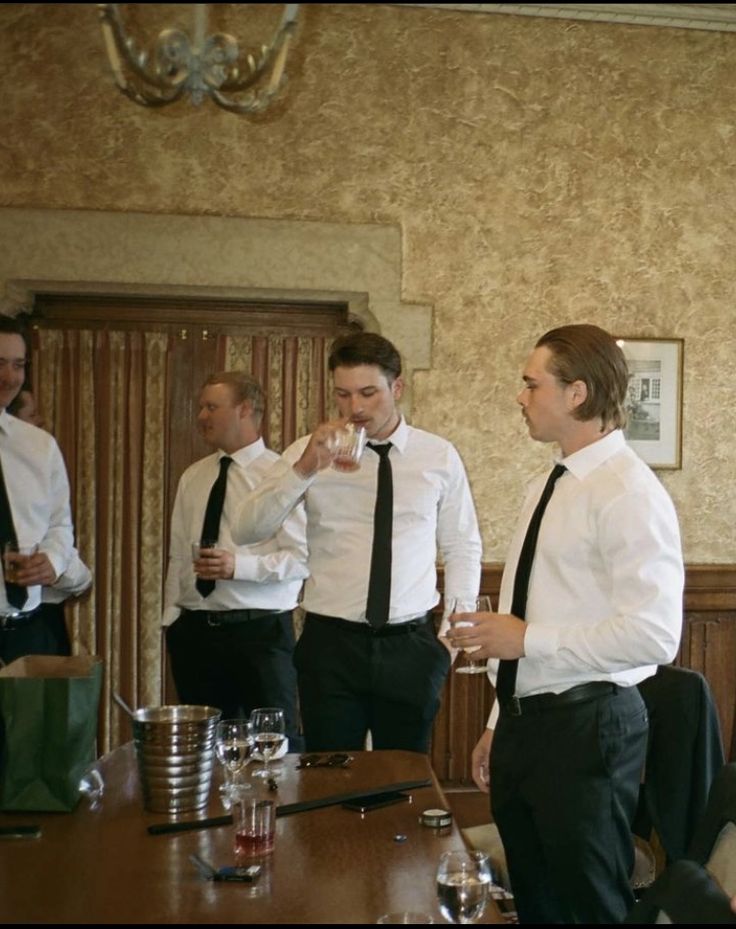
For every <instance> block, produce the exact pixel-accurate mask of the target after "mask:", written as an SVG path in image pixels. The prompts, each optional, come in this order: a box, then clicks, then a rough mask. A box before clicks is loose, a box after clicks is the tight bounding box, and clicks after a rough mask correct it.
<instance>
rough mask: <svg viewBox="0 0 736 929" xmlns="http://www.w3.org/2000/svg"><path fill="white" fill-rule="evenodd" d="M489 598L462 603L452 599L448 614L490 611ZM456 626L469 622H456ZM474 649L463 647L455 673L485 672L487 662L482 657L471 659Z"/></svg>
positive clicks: (465, 624) (483, 597)
mask: <svg viewBox="0 0 736 929" xmlns="http://www.w3.org/2000/svg"><path fill="white" fill-rule="evenodd" d="M492 612H493V610H492V608H491V598H490V597H487V596H485V595H484V596H481V597H478V598H477V599H476V600H473V601H472V602H471V603H464V602H463V601H462V600H452V601H451V603H450V615H452V614H453V613H492ZM455 625H456V626H470V625H471V623H456V624H455ZM474 651H475V649H473V648H469V649H463V654H462V658H461V661H460V663H459V664H458V666H457V668H455V673H456V674H485V673H486V668H487V663H486V659H485V658H482V659H480V660H479V661H474V660H473V652H474Z"/></svg>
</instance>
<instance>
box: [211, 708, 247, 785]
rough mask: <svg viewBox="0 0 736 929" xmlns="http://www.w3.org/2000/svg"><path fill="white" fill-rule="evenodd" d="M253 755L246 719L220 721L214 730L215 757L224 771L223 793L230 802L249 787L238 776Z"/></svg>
mask: <svg viewBox="0 0 736 929" xmlns="http://www.w3.org/2000/svg"><path fill="white" fill-rule="evenodd" d="M252 753H253V729H252V726H251V724H250V722H249V721H248V720H247V719H222V720H220V722H218V724H217V728H216V729H215V755H216V756H217V760H218V761H219V762H220V764H221V765H222V766H223V768H224V769H225V784H224V790H223V793H224V795H225V796H226V797H227V799H228V800H230V801H231V802H232V801H234V800H237V799H238V797H239V796H240V793H241V792H242V791H244V790H250V789H251V785H250V784H248V783H247V782H245V781H241V779H240V775H241V772H242V771H243V769H244V768H245V767H246V766H247V764H248V762H249V761H250V756H251V754H252Z"/></svg>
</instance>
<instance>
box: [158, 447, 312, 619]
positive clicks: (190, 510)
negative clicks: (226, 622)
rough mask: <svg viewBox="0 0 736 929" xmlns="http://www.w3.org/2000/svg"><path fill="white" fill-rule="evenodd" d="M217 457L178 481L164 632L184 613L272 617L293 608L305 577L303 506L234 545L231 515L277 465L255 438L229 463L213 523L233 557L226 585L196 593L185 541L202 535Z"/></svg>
mask: <svg viewBox="0 0 736 929" xmlns="http://www.w3.org/2000/svg"><path fill="white" fill-rule="evenodd" d="M222 457H223V453H222V452H215V453H214V454H213V455H208V456H207V458H202V459H201V460H200V461H196V462H195V463H194V464H193V465H190V466H189V467H188V468H187V470H186V471H185V472H184V474H182V476H181V479H180V481H179V487H178V489H177V492H176V500H175V501H174V510H173V513H172V517H171V540H170V550H169V569H168V572H167V575H166V589H165V594H164V613H163V620H162V622H163V625H164V626H168V625H170V624H171V623H172V622H173V621H174V620H175V619H176V618H177V617H178V616H179V614H180V612H181V610H182V609H186V610H217V611H219V610H246V609H260V610H274V611H283V610H291V609H293V608H294V607H295V606H296V604H297V600H298V597H299V591H300V590H301V586H302V582H303V580H304V578H305V577H306V576H307V565H306V561H307V545H306V539H305V534H304V529H305V518H304V511H303V508H302V507H297V509H295V511H294V513H292V514H291V516H290V517H289V518H288V519H287V520H286V521H285V522H284V525H283V526H282V527H280V528H277V530H275V531H274V532H272V533H270V536H269V537H268V538H266V539H265V541H262V542H260V543H259V544H258V545H247V546H246V545H237V544H236V543H235V542H234V541H233V536H232V529H231V527H232V521H233V515H234V513H235V510H236V509H237V506H238V504H239V502H240V500H241V499H242V497H243V496H244V495H245V494H247V493H248V492H249V491H251V490H252V489H253V488H254V487H256V486H257V485H258V484H259V482H260V480H261V478H262V477H263V475H264V474H265V472H266V471H268V469H269V468H270V466H271V465H272V464H273V463H274V461H277V460H278V455H277V454H276V453H275V452H272V451H270V450H269V449H267V448H266V446H265V445H264V444H263V440H262V439H258V440H257V441H256V442H253V443H251V444H250V445H246V446H245V447H244V448H241V449H239V450H238V451H237V452H235V453H234V454H232V455H230V456H229V457H230V458H232V459H233V463H232V464H231V465H230V467H229V468H228V472H227V490H226V493H225V504H224V506H223V511H222V517H221V519H220V535H219V540H218V545H217V547H218V548H222V549H225V550H226V551H229V552H232V553H233V555H234V556H235V573H234V576H233V578H232V579H231V580H218V581H217V582H216V583H215V589H214V590H213V591H212V593H211V594H210V595H209V596H208V597H203V596H202V595H201V594H200V593H199V591H198V590H197V588H196V586H195V581H196V576H195V574H194V569H193V566H192V542H196V541H198V540H199V538H200V536H201V533H202V524H203V522H204V513H205V509H206V507H207V500H208V498H209V494H210V490H211V489H212V485H213V484H214V482H215V480H216V479H217V476H218V474H219V473H220V458H222Z"/></svg>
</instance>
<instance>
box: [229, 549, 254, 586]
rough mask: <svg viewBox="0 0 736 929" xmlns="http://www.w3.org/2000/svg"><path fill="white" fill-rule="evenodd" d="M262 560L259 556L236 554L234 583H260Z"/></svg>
mask: <svg viewBox="0 0 736 929" xmlns="http://www.w3.org/2000/svg"><path fill="white" fill-rule="evenodd" d="M260 562H261V560H260V558H259V557H258V555H239V554H237V553H236V554H235V570H234V571H233V578H232V579H233V580H234V581H259V580H260V579H261V578H260V576H259V575H260V566H261V564H260Z"/></svg>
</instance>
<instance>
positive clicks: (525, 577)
mask: <svg viewBox="0 0 736 929" xmlns="http://www.w3.org/2000/svg"><path fill="white" fill-rule="evenodd" d="M566 470H567V469H566V468H565V466H564V465H561V464H557V465H555V466H554V468H553V469H552V472H551V474H550V476H549V477H548V478H547V483H546V484H545V485H544V490H543V491H542V496H541V497H540V498H539V502H538V503H537V505H536V507H535V509H534V512H533V513H532V518H531V519H530V520H529V526H528V527H527V530H526V536H525V537H524V544H523V545H522V546H521V554H520V555H519V561H518V563H517V565H516V574H515V575H514V596H513V600H512V603H511V613H512V614H513V615H514V616H518V617H519V619H525V618H526V598H527V594H528V592H529V577H530V576H531V573H532V563H533V562H534V552H535V550H536V548H537V536H538V535H539V527H540V526H541V524H542V517H543V516H544V511H545V510H546V509H547V504H548V503H549V501H550V497H551V496H552V491H553V490H554V489H555V482H556V480H557V478H558V477H560V476H561V475H562V474H564V472H565V471H566ZM518 668H519V659H518V658H515V659H513V660H511V659H502V660H501V661H500V662H499V664H498V677H497V678H496V697H497V698H498V702H499V703H500V704H501V706H502V707H505V708H506V709H509V701H510V700H511V698H512V697H513V696H514V691H515V690H516V672H517V671H518ZM511 712H512V713H513V712H514V710H513V707H512V708H511Z"/></svg>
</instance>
